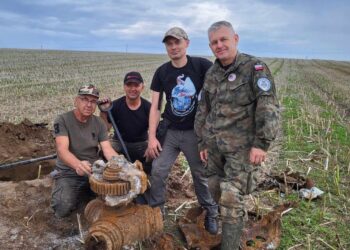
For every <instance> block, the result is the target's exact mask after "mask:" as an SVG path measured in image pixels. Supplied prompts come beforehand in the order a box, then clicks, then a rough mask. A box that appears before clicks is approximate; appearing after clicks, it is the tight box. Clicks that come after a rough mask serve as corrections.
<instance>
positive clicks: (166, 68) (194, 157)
mask: <svg viewBox="0 0 350 250" xmlns="http://www.w3.org/2000/svg"><path fill="white" fill-rule="evenodd" d="M189 42H190V41H189V39H188V36H187V34H186V32H185V31H184V30H183V29H181V28H178V27H174V28H171V29H170V30H168V31H167V32H166V33H165V35H164V38H163V43H164V44H165V48H166V51H167V53H168V56H169V58H170V61H169V62H167V63H165V64H163V65H162V66H160V67H159V68H158V69H157V71H156V72H155V74H154V76H153V80H152V85H151V90H152V105H151V112H150V118H149V140H148V150H147V152H148V154H149V155H150V157H152V158H155V160H154V161H153V164H152V175H151V188H150V200H149V203H150V205H151V206H161V207H162V208H163V205H164V203H165V187H166V180H167V177H168V175H169V172H170V169H171V167H172V165H173V164H174V162H175V160H176V158H177V156H178V155H179V153H180V152H181V151H182V152H183V153H184V155H185V157H186V159H187V161H188V163H189V166H190V169H191V173H192V178H193V183H194V188H195V192H196V195H197V198H198V202H199V203H200V204H201V206H202V207H203V208H204V209H206V210H207V215H206V218H205V227H206V229H207V230H208V231H209V232H210V233H212V234H215V233H217V223H216V217H217V214H218V212H217V208H218V206H217V205H216V204H215V202H214V201H213V199H212V198H211V196H210V192H209V189H208V183H207V178H206V177H205V176H204V169H203V166H202V163H201V160H200V158H199V152H198V143H197V138H196V135H195V133H194V130H193V123H194V116H195V112H196V109H197V102H198V94H199V92H200V90H201V89H202V86H203V82H204V75H205V73H206V71H207V70H208V68H209V67H210V66H211V65H212V63H211V62H210V61H208V60H206V59H204V58H198V57H190V56H187V55H186V51H187V48H188V45H189ZM163 92H164V93H165V95H166V105H165V110H164V113H163V114H162V117H163V119H166V120H167V121H168V123H169V126H168V130H167V133H166V135H165V139H164V143H163V145H161V144H160V143H159V141H158V140H157V138H156V129H157V125H158V123H159V119H160V111H159V102H160V100H159V99H160V98H159V97H160V93H163Z"/></svg>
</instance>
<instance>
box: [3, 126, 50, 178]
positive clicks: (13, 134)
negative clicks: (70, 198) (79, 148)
mask: <svg viewBox="0 0 350 250" xmlns="http://www.w3.org/2000/svg"><path fill="white" fill-rule="evenodd" d="M54 153H55V145H54V139H53V136H52V133H51V132H50V131H49V129H48V128H47V124H44V123H40V124H33V123H32V122H30V121H29V120H27V119H25V120H23V121H22V122H21V123H20V124H16V125H15V124H11V123H6V122H5V123H0V164H5V163H11V162H16V161H21V160H27V159H32V158H37V157H41V156H47V155H51V154H54ZM39 165H41V174H47V173H49V172H50V171H51V169H52V168H53V167H54V160H49V161H42V162H36V163H31V164H28V165H23V166H16V167H14V168H11V169H5V170H1V169H0V180H2V181H8V180H16V181H18V180H29V179H34V178H36V177H37V175H38V167H39Z"/></svg>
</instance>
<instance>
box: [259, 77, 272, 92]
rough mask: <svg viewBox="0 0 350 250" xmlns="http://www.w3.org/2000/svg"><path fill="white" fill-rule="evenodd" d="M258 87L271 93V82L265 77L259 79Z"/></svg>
mask: <svg viewBox="0 0 350 250" xmlns="http://www.w3.org/2000/svg"><path fill="white" fill-rule="evenodd" d="M258 87H259V88H260V89H261V90H263V91H269V90H270V88H271V82H270V80H269V79H267V78H265V77H262V78H259V80H258Z"/></svg>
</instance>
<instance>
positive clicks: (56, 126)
mask: <svg viewBox="0 0 350 250" xmlns="http://www.w3.org/2000/svg"><path fill="white" fill-rule="evenodd" d="M53 127H54V129H55V134H58V133H59V132H60V125H59V124H58V123H55V124H54V125H53Z"/></svg>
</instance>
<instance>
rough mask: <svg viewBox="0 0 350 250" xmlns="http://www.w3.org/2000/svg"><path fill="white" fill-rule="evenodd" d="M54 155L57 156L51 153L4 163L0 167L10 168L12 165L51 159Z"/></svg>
mask: <svg viewBox="0 0 350 250" xmlns="http://www.w3.org/2000/svg"><path fill="white" fill-rule="evenodd" d="M56 157H57V154H52V155H47V156H42V157H38V158H33V159H29V160H23V161H16V162H11V163H5V164H1V165H0V169H8V168H12V167H15V166H19V165H26V164H30V163H34V162H37V161H44V160H51V159H55V158H56Z"/></svg>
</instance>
